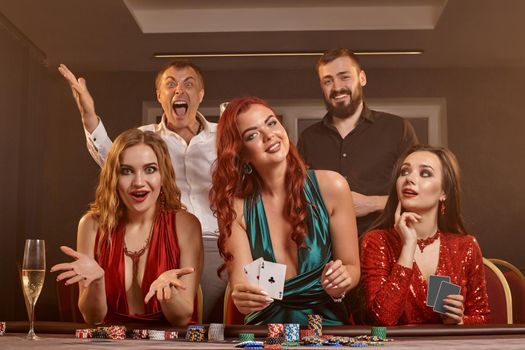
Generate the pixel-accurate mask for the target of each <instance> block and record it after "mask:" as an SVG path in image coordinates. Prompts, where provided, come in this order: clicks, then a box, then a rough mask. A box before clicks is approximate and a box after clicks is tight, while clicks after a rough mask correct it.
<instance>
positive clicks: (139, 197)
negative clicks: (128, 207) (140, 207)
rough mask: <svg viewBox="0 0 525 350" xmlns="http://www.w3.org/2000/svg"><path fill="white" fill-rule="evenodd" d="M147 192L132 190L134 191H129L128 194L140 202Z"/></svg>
mask: <svg viewBox="0 0 525 350" xmlns="http://www.w3.org/2000/svg"><path fill="white" fill-rule="evenodd" d="M148 193H149V192H148V191H134V192H131V193H130V195H131V197H133V199H135V200H136V201H139V202H141V201H143V200H144V199H145V198H146V196H147V195H148Z"/></svg>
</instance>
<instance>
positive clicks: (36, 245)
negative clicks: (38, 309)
mask: <svg viewBox="0 0 525 350" xmlns="http://www.w3.org/2000/svg"><path fill="white" fill-rule="evenodd" d="M45 276H46V245H45V242H44V240H42V239H26V245H25V249H24V261H23V263H22V285H23V287H24V295H25V297H26V298H27V301H28V302H29V305H30V306H31V312H30V315H29V333H27V339H31V340H37V339H39V338H38V336H37V335H36V334H35V331H34V328H33V326H34V320H35V304H36V301H37V299H38V296H39V295H40V292H41V291H42V286H43V285H44V277H45Z"/></svg>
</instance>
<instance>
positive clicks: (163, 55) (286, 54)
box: [153, 50, 423, 58]
mask: <svg viewBox="0 0 525 350" xmlns="http://www.w3.org/2000/svg"><path fill="white" fill-rule="evenodd" d="M354 53H355V54H356V55H359V56H388V55H421V54H423V51H422V50H412V51H355V52H354ZM322 55H323V52H243V53H189V54H175V53H157V54H154V55H153V57H155V58H216V57H298V56H322Z"/></svg>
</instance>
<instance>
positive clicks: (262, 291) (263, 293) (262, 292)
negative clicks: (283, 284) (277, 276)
mask: <svg viewBox="0 0 525 350" xmlns="http://www.w3.org/2000/svg"><path fill="white" fill-rule="evenodd" d="M261 294H262V295H270V294H268V293H266V292H265V291H264V290H261Z"/></svg>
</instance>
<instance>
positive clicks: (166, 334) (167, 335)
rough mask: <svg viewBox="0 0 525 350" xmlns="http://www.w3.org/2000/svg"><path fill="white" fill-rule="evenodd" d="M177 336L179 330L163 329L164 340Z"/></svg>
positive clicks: (173, 338)
mask: <svg viewBox="0 0 525 350" xmlns="http://www.w3.org/2000/svg"><path fill="white" fill-rule="evenodd" d="M178 338H179V332H177V331H164V339H165V340H175V339H178Z"/></svg>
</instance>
